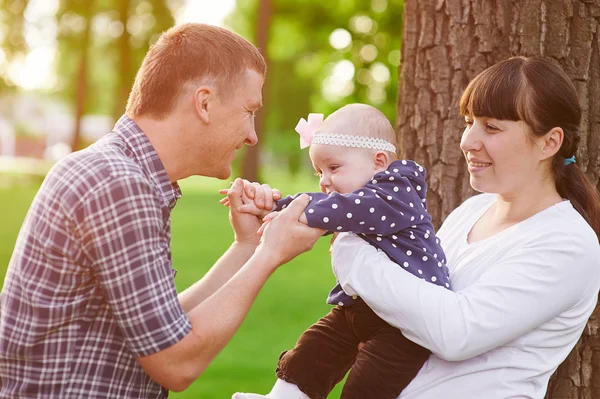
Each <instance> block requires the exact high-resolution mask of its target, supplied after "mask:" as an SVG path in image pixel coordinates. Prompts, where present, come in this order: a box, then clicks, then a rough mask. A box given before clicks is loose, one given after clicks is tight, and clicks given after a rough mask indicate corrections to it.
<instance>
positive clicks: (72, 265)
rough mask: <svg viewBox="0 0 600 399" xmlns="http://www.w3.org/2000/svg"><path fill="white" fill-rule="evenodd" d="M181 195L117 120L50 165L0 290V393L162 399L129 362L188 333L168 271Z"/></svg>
mask: <svg viewBox="0 0 600 399" xmlns="http://www.w3.org/2000/svg"><path fill="white" fill-rule="evenodd" d="M180 197H181V191H180V190H179V186H177V184H171V182H170V181H169V178H168V176H167V173H166V171H165V169H164V166H163V165H162V163H161V161H160V159H159V158H158V155H157V153H156V151H155V150H154V148H153V147H152V144H151V143H150V141H149V140H148V138H147V137H146V135H145V134H144V133H143V132H142V131H141V130H140V128H139V127H138V126H137V125H136V124H135V123H134V122H133V121H132V120H131V119H129V118H127V117H126V116H123V117H122V118H121V119H120V120H119V122H117V125H116V126H115V129H114V131H113V132H112V133H110V134H108V135H106V136H105V137H103V138H102V139H100V140H99V141H98V142H96V143H95V144H93V145H91V146H90V147H88V148H87V149H85V150H83V151H79V152H77V153H74V154H71V155H70V156H68V157H66V158H64V159H62V160H61V161H60V162H58V163H57V164H56V165H55V166H54V167H53V168H52V170H51V171H50V173H49V174H48V176H47V177H46V179H45V180H44V183H43V184H42V186H41V188H40V190H39V191H38V193H37V195H36V197H35V199H34V200H33V203H32V205H31V208H30V209H29V213H28V214H27V217H26V218H25V221H24V223H23V226H22V228H21V231H20V233H19V237H18V239H17V243H16V245H15V249H14V252H13V255H12V258H11V260H10V264H9V267H8V272H7V274H6V280H5V282H4V287H3V289H2V296H1V306H0V398H16V397H21V398H25V397H26V398H120V399H121V398H164V397H166V396H167V394H168V392H167V390H166V389H164V388H162V387H161V386H160V385H158V384H157V383H156V382H154V381H152V380H151V379H150V377H149V376H148V375H147V374H146V373H145V372H144V370H143V369H142V368H141V367H140V365H139V364H138V363H137V361H136V357H138V356H144V355H149V354H152V353H156V352H158V351H160V350H162V349H165V348H168V347H170V346H172V345H173V344H175V343H177V342H178V341H179V340H181V339H182V338H183V337H184V336H185V335H186V334H187V333H188V332H189V331H190V329H191V324H190V322H189V320H188V318H187V316H186V315H185V313H184V312H183V310H182V309H181V306H180V305H179V302H178V299H177V291H176V289H175V284H174V282H173V277H174V270H173V269H172V268H171V248H170V239H171V232H170V230H171V228H170V226H171V221H170V212H171V210H172V209H173V207H174V206H175V203H176V201H177V199H179V198H180Z"/></svg>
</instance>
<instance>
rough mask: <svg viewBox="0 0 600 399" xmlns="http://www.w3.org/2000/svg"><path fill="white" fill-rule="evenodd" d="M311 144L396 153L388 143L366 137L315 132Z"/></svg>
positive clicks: (394, 148)
mask: <svg viewBox="0 0 600 399" xmlns="http://www.w3.org/2000/svg"><path fill="white" fill-rule="evenodd" d="M311 144H327V145H338V146H342V147H354V148H370V149H373V150H379V151H389V152H396V147H394V145H393V144H392V143H390V142H389V141H386V140H383V139H378V138H375V137H366V136H350V135H347V134H337V133H324V132H317V133H316V134H315V135H314V137H313V138H312V141H311Z"/></svg>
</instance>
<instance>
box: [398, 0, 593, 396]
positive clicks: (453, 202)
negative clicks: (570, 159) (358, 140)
mask: <svg viewBox="0 0 600 399" xmlns="http://www.w3.org/2000/svg"><path fill="white" fill-rule="evenodd" d="M405 6H406V11H405V14H404V31H403V35H404V36H403V44H402V65H401V70H400V79H399V98H398V119H397V122H396V129H397V133H398V139H399V140H398V141H399V143H400V155H401V156H402V157H406V158H409V159H414V160H415V161H417V162H419V163H420V164H422V165H423V166H424V167H426V168H427V170H428V173H429V176H428V180H429V192H428V208H429V211H430V212H431V214H432V216H433V219H434V222H435V224H436V227H437V226H439V225H440V224H441V221H442V220H444V219H445V218H446V216H447V215H448V214H449V213H450V212H451V211H452V210H453V209H454V208H456V207H457V206H458V205H459V204H460V203H461V202H462V201H464V200H465V199H466V198H468V197H469V196H471V195H473V193H474V191H473V190H472V189H471V188H470V186H469V177H468V173H467V171H466V165H465V161H464V158H463V155H462V153H461V151H460V148H459V142H460V137H461V133H462V130H463V127H464V121H463V120H462V118H461V117H460V116H459V114H458V101H459V99H460V96H461V94H462V91H463V90H464V89H465V87H466V86H467V84H468V82H469V81H470V80H471V79H473V78H474V77H475V76H476V75H477V74H478V73H479V72H481V71H482V70H484V69H485V68H487V67H489V66H491V65H493V64H495V63H496V62H498V61H501V60H503V59H506V58H508V57H510V56H514V55H525V56H542V57H545V58H548V59H551V60H553V61H554V62H556V63H558V64H559V65H560V66H562V68H563V69H564V70H565V71H566V73H567V74H568V75H569V76H570V78H571V79H572V81H573V83H574V84H575V87H576V88H577V92H578V94H579V100H580V102H581V105H582V108H583V118H582V124H581V129H580V131H581V138H582V140H581V143H580V146H579V151H578V153H577V163H578V165H579V166H580V167H581V168H582V169H583V170H584V171H585V172H586V174H587V175H588V176H589V178H590V179H591V180H592V182H593V183H594V184H595V185H596V187H600V185H599V183H600V107H598V106H597V104H599V103H600V39H599V35H600V0H406V2H405ZM598 325H599V322H598V310H596V311H595V312H594V314H593V315H592V317H591V319H590V321H589V323H588V326H587V328H586V329H585V331H584V333H583V336H582V338H581V340H580V342H579V343H578V344H577V346H576V347H575V349H574V350H573V352H572V353H571V355H570V356H569V357H568V358H567V359H566V360H565V362H564V363H563V365H562V366H560V367H559V369H558V370H557V372H556V373H555V375H554V376H553V377H552V379H551V381H550V385H549V387H548V395H547V398H552V399H558V398H567V399H575V398H580V399H593V398H598V399H600V334H598Z"/></svg>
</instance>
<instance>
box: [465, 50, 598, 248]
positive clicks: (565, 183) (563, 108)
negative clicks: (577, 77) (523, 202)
mask: <svg viewBox="0 0 600 399" xmlns="http://www.w3.org/2000/svg"><path fill="white" fill-rule="evenodd" d="M460 113H461V115H463V116H479V117H489V118H495V119H501V120H510V121H523V122H525V123H526V124H527V125H528V126H529V130H530V133H531V134H532V135H533V136H537V137H539V136H543V135H545V134H546V133H548V132H549V131H550V130H551V129H552V128H555V127H560V128H561V129H562V130H563V132H564V138H563V143H562V145H561V147H560V149H559V151H558V152H557V153H556V154H555V155H554V157H553V159H552V175H553V177H554V182H555V184H556V189H557V191H558V193H559V194H560V195H561V196H562V197H563V198H567V199H568V200H570V201H571V203H572V204H573V207H574V208H575V209H577V211H578V212H579V213H580V214H581V216H583V217H584V219H585V220H586V221H587V222H588V223H589V224H590V226H592V228H593V229H594V231H595V232H596V235H597V236H599V237H600V195H599V193H598V190H596V188H595V187H594V185H593V184H592V183H591V182H590V180H589V179H588V178H587V176H586V175H585V173H583V171H582V170H581V169H580V168H579V166H578V165H577V164H569V165H565V159H566V158H570V157H571V156H573V155H575V153H576V152H577V147H578V145H579V140H580V136H579V132H578V129H579V123H580V122H581V106H580V105H579V100H578V98H577V91H576V90H575V86H574V85H573V83H572V82H571V80H570V79H569V77H568V76H567V74H566V73H565V72H564V71H563V70H562V69H561V68H560V67H558V66H556V65H554V64H553V63H551V62H549V61H546V60H544V59H541V58H535V57H531V58H525V57H514V58H510V59H508V60H505V61H502V62H499V63H497V64H495V65H493V66H491V67H490V68H488V69H486V70H485V71H483V72H481V73H480V74H479V75H477V76H476V77H475V79H473V80H472V81H471V83H469V85H468V87H467V88H466V89H465V91H464V93H463V95H462V97H461V99H460Z"/></svg>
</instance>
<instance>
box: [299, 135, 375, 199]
mask: <svg viewBox="0 0 600 399" xmlns="http://www.w3.org/2000/svg"><path fill="white" fill-rule="evenodd" d="M310 159H311V161H312V164H313V167H314V168H315V171H316V172H317V176H319V185H320V187H321V191H322V192H324V193H326V194H329V193H332V192H338V193H340V194H347V193H351V192H353V191H355V190H358V189H359V188H361V187H362V186H364V185H365V184H366V183H367V182H368V181H369V180H370V179H371V177H373V175H374V174H375V173H376V172H378V170H377V169H376V165H375V158H374V155H372V154H371V152H370V151H368V150H365V149H360V148H349V147H341V146H336V145H327V144H313V145H311V146H310Z"/></svg>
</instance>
